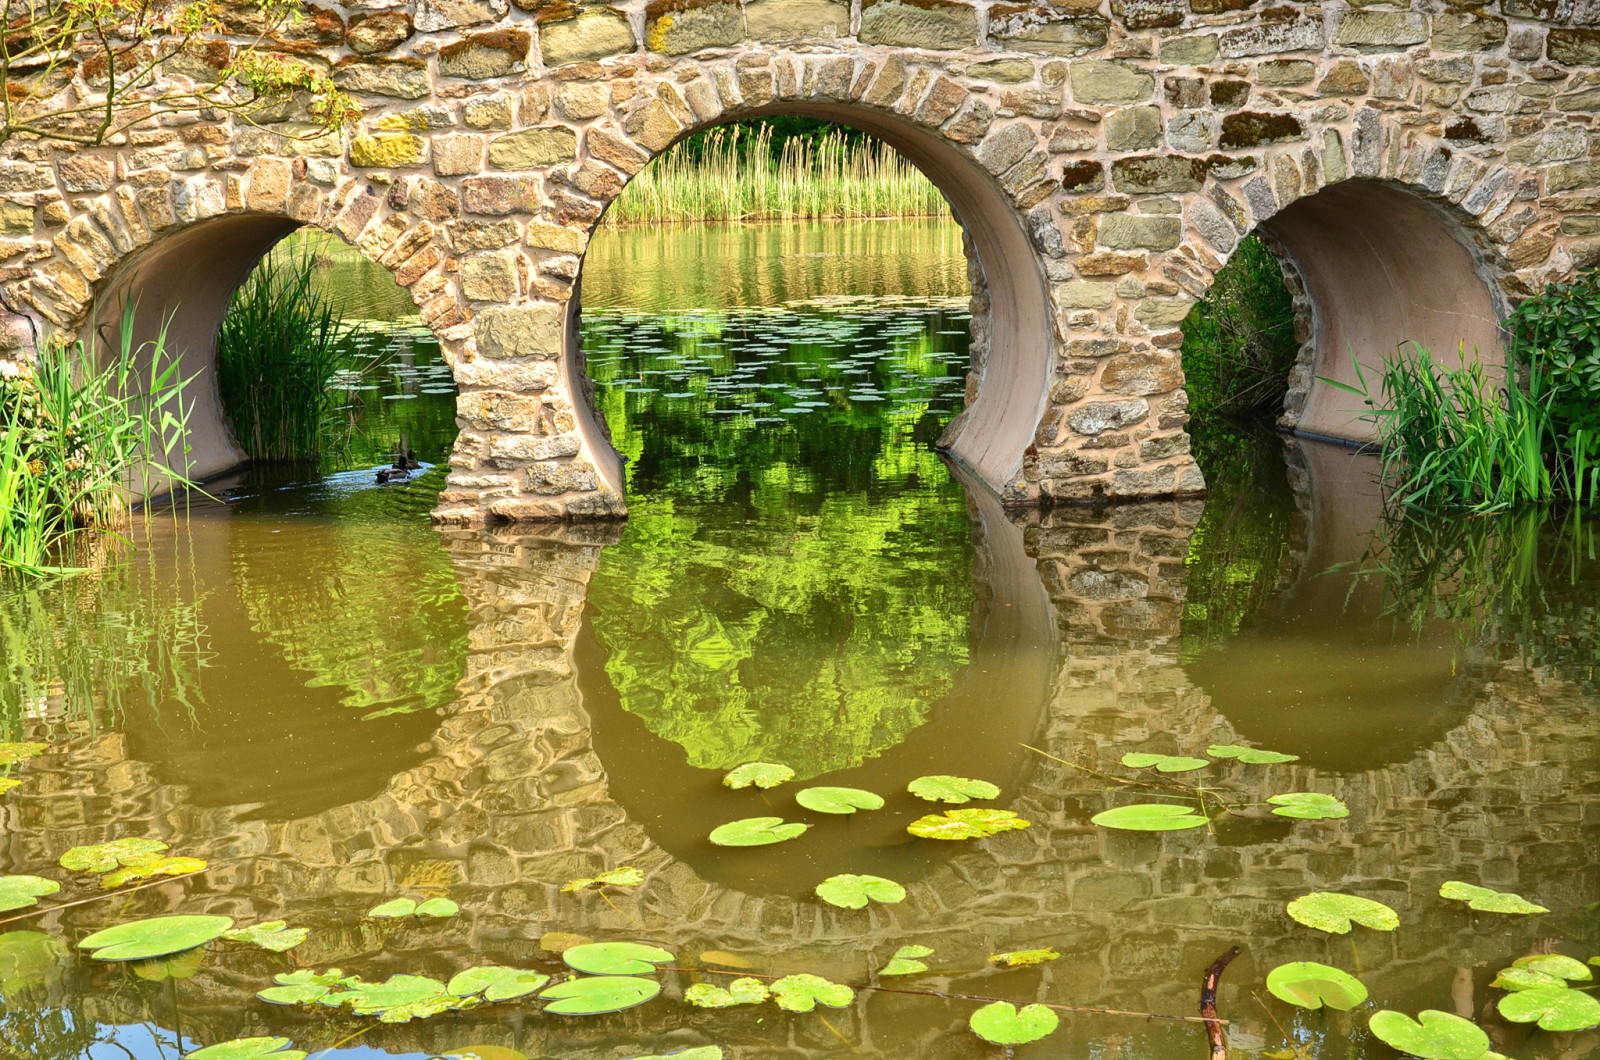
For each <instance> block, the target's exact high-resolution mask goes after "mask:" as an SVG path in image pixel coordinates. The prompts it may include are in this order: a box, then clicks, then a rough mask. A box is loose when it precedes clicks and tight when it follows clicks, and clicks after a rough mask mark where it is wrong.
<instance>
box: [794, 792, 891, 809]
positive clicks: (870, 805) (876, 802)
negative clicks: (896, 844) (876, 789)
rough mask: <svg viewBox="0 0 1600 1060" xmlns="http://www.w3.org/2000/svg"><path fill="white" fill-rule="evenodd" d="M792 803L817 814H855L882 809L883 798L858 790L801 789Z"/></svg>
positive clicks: (795, 794)
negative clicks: (860, 811) (859, 811)
mask: <svg viewBox="0 0 1600 1060" xmlns="http://www.w3.org/2000/svg"><path fill="white" fill-rule="evenodd" d="M794 801H795V802H798V803H799V804H800V805H802V806H804V807H805V808H806V809H808V810H816V811H817V812H818V813H855V812H856V811H857V810H881V809H883V796H882V795H877V794H874V793H873V792H870V791H862V790H861V789H860V788H829V787H820V788H801V789H800V790H799V791H797V792H795V793H794Z"/></svg>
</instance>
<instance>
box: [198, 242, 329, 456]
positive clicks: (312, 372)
mask: <svg viewBox="0 0 1600 1060" xmlns="http://www.w3.org/2000/svg"><path fill="white" fill-rule="evenodd" d="M341 324H342V322H341V320H340V318H339V316H338V315H337V314H336V313H335V312H334V309H333V306H332V305H331V304H330V303H329V301H328V299H327V297H326V296H325V295H324V294H323V292H322V290H321V289H320V285H319V284H318V283H317V282H316V257H315V255H314V254H313V253H312V252H311V251H310V250H309V249H307V250H299V251H296V250H292V249H291V250H290V251H289V252H287V253H282V254H279V253H273V254H268V255H267V256H266V257H265V258H263V259H262V260H261V264H259V265H257V266H256V268H255V270H254V271H252V272H251V273H250V276H249V278H248V279H246V280H245V282H244V285H243V286H241V287H240V288H239V290H238V291H236V292H234V296H233V301H232V302H231V303H230V304H229V306H228V314H227V316H225V317H223V319H222V331H221V333H220V334H219V335H218V337H217V390H218V392H219V393H220V394H221V396H222V405H223V408H224V409H225V410H226V411H227V413H228V418H229V419H231V420H232V421H233V429H234V432H235V434H236V435H237V437H238V439H239V445H240V447H241V448H243V449H244V451H245V453H246V454H247V455H248V456H249V457H250V459H251V460H253V461H256V462H258V463H282V462H294V461H303V460H314V459H316V457H317V456H318V454H319V453H320V452H321V451H322V437H323V434H324V433H325V432H324V426H325V424H326V422H327V420H328V419H329V416H330V414H331V412H332V411H333V407H334V404H335V395H334V394H333V392H332V391H330V390H329V387H328V384H329V382H330V381H331V380H332V379H333V376H334V373H335V372H336V371H338V369H339V368H340V366H341V363H342V361H343V350H342V344H341V342H340V338H341V332H342V327H341Z"/></svg>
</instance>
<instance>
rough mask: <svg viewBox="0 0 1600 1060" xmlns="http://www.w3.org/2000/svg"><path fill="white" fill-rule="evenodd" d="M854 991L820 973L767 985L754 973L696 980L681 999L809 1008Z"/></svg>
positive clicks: (706, 1004) (845, 1000)
mask: <svg viewBox="0 0 1600 1060" xmlns="http://www.w3.org/2000/svg"><path fill="white" fill-rule="evenodd" d="M929 952H932V951H931V950H930V951H929ZM855 996H856V992H855V990H853V989H852V988H850V987H848V986H845V985H844V984H842V983H835V982H833V981H832V980H829V979H824V978H823V977H822V976H820V975H806V974H801V975H786V976H784V977H783V978H781V979H777V980H774V981H773V983H772V984H771V985H770V986H768V985H767V984H766V983H763V982H762V981H761V980H759V979H756V978H755V977H753V976H741V977H740V978H738V979H735V980H734V981H733V982H731V983H729V984H728V985H727V987H726V988H723V987H720V986H715V985H713V984H711V983H695V984H694V985H693V986H691V987H689V989H687V990H685V991H684V993H683V999H684V1000H685V1001H687V1002H688V1003H689V1004H691V1005H694V1006H696V1007H699V1008H733V1007H735V1006H739V1005H759V1004H762V1003H763V1002H765V1001H767V1000H768V999H769V998H770V999H772V1000H774V1001H776V1002H777V1003H778V1007H779V1008H781V1009H783V1010H784V1011H785V1012H810V1011H811V1010H812V1009H814V1008H816V1007H817V1006H818V1005H822V1006H824V1007H825V1008H844V1007H845V1006H846V1005H848V1004H850V1002H852V1001H854V1000H855Z"/></svg>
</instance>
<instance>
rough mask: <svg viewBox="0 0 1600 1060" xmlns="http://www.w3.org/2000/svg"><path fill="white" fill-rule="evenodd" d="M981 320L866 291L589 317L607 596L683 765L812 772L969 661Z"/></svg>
mask: <svg viewBox="0 0 1600 1060" xmlns="http://www.w3.org/2000/svg"><path fill="white" fill-rule="evenodd" d="M965 319H966V314H965V312H964V311H963V310H961V309H959V308H958V307H955V306H951V305H946V304H930V303H920V304H919V303H909V302H901V303H897V304H885V303H882V302H870V303H868V302H859V303H848V304H832V305H829V306H826V307H819V306H815V305H811V306H807V307H800V308H793V307H791V308H785V309H775V310H767V311H762V312H736V313H696V314H681V315H677V316H671V315H669V316H664V317H663V316H655V315H645V314H639V313H629V312H624V313H609V314H599V313H590V314H589V315H588V319H587V326H586V331H585V348H586V350H587V351H588V352H589V356H590V367H591V371H592V373H593V374H594V376H595V378H596V381H597V386H598V392H599V404H600V407H601V409H602V411H603V412H604V413H605V415H606V419H607V422H608V423H609V424H610V426H611V429H612V432H613V439H614V441H615V442H616V444H617V447H618V449H619V450H620V451H621V452H622V453H623V454H624V455H626V456H628V457H630V458H631V460H630V466H629V512H630V515H629V522H628V529H627V532H626V534H625V535H624V537H623V539H622V541H621V543H620V544H618V545H615V546H613V547H612V548H610V549H607V551H606V553H605V555H604V557H603V559H602V561H601V565H600V568H599V570H598V571H597V572H596V574H595V577H594V581H593V583H592V587H591V596H590V600H591V603H592V606H593V608H594V611H593V614H594V616H595V617H594V627H595V631H596V635H597V637H598V639H599V640H600V642H601V643H602V644H603V645H604V646H605V647H606V649H607V651H608V653H609V654H608V659H607V663H606V672H607V674H608V675H609V676H610V678H611V682H612V684H613V686H614V687H615V688H616V690H617V692H618V694H619V695H620V697H621V702H622V706H623V709H625V710H627V711H629V712H630V713H633V714H635V715H637V716H639V717H640V718H642V719H643V720H644V721H645V723H646V724H647V725H648V726H649V728H650V729H651V731H653V732H654V733H656V735H658V736H661V737H664V738H666V739H669V740H672V741H673V742H675V743H677V744H679V745H680V746H681V747H682V748H683V749H684V751H685V752H686V753H687V756H688V760H689V763H690V764H691V765H694V766H698V767H702V768H706V769H726V768H730V767H732V766H734V765H738V764H739V763H741V762H745V761H750V760H753V759H765V760H770V761H781V762H783V763H785V764H787V765H789V766H791V767H793V768H794V769H795V770H796V772H797V773H798V774H799V775H800V776H801V778H809V777H814V776H818V775H820V774H822V773H827V772H832V771H835V770H838V769H844V768H849V767H852V766H857V765H860V764H861V763H862V762H863V761H865V760H866V759H868V758H871V757H874V756H875V755H877V754H879V753H881V752H882V751H884V750H885V749H887V748H889V747H893V746H895V745H896V744H898V743H899V742H900V741H901V740H902V739H904V737H905V734H906V733H907V732H909V731H910V730H911V729H913V728H915V727H916V726H918V725H920V724H922V723H923V722H924V721H925V720H926V719H927V716H928V711H929V709H930V708H931V707H932V705H933V704H934V703H936V702H937V701H938V700H939V698H940V697H942V696H944V695H945V694H947V693H948V692H949V691H950V689H951V687H952V686H953V684H954V683H955V681H956V680H957V679H958V677H959V675H960V673H961V671H962V668H963V667H964V666H965V665H966V663H967V640H968V628H967V627H968V620H969V616H970V614H971V611H972V607H973V590H972V582H971V577H970V570H971V563H972V546H971V541H970V534H971V529H970V522H969V519H968V517H967V514H966V507H965V504H964V503H963V499H962V489H961V487H960V485H959V484H957V483H956V482H955V481H954V480H953V479H952V478H951V477H950V474H949V472H948V470H947V468H946V467H945V466H944V464H943V463H942V462H941V461H940V460H939V458H938V456H937V455H936V454H935V453H934V452H933V451H932V448H931V445H930V443H931V440H932V439H934V438H937V437H938V432H939V431H940V430H941V429H942V428H943V425H944V424H945V422H947V420H948V419H949V417H950V415H951V414H952V413H953V412H954V411H956V410H957V409H958V408H959V399H960V391H961V386H962V381H963V378H964V373H965V369H966V336H965V332H964V324H965Z"/></svg>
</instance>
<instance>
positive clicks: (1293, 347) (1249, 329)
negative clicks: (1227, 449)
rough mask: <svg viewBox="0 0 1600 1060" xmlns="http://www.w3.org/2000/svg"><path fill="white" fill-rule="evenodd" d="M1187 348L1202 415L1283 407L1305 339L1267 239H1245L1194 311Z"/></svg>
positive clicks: (1186, 329)
mask: <svg viewBox="0 0 1600 1060" xmlns="http://www.w3.org/2000/svg"><path fill="white" fill-rule="evenodd" d="M1181 349H1182V354H1183V372H1184V379H1185V383H1186V385H1187V386H1188V390H1189V405H1190V408H1192V409H1193V410H1194V412H1195V414H1196V415H1197V416H1210V415H1214V414H1218V413H1222V414H1236V413H1245V412H1262V411H1271V412H1277V411H1278V410H1279V407H1280V406H1281V405H1282V404H1283V395H1284V392H1285V391H1286V390H1287V389H1288V377H1289V370H1290V369H1291V368H1293V367H1294V363H1295V359H1296V357H1298V356H1299V352H1300V344H1299V343H1298V342H1297V341H1295V335H1294V299H1293V298H1292V297H1291V296H1290V294H1289V289H1288V288H1287V287H1286V286H1285V285H1284V282H1283V269H1282V267H1281V266H1280V265H1279V264H1278V259H1277V258H1275V257H1274V256H1273V254H1272V251H1270V250H1268V249H1267V245H1266V244H1265V243H1264V242H1263V241H1262V240H1261V239H1260V237H1258V236H1247V237H1245V238H1244V239H1242V240H1240V242H1239V246H1238V247H1237V248H1236V249H1235V250H1234V252H1233V256H1232V257H1230V258H1229V259H1228V263H1227V264H1226V265H1224V266H1223V267H1222V269H1221V271H1219V272H1218V273H1217V275H1216V278H1215V279H1214V280H1213V281H1212V284H1211V290H1210V291H1208V292H1207V293H1206V296H1205V298H1203V299H1201V300H1200V301H1199V302H1196V303H1195V306H1194V308H1193V309H1191V310H1190V311H1189V315H1188V317H1186V318H1185V319H1184V322H1183V346H1182V347H1181Z"/></svg>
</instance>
